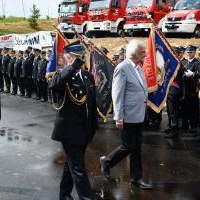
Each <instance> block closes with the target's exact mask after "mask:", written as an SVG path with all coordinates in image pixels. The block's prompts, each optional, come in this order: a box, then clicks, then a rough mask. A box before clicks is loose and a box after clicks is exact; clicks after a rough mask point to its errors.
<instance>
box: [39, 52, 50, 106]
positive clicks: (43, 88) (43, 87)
mask: <svg viewBox="0 0 200 200" xmlns="http://www.w3.org/2000/svg"><path fill="white" fill-rule="evenodd" d="M47 64H48V60H47V59H46V51H42V52H41V60H40V61H39V63H38V75H37V79H38V82H39V88H40V93H41V97H42V100H41V102H46V101H47V100H48V95H47V80H46V78H45V75H46V68H47Z"/></svg>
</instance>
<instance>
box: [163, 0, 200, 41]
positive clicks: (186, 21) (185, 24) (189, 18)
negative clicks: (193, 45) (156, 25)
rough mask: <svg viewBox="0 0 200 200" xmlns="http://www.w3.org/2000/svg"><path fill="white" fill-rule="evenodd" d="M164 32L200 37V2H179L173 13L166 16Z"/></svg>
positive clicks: (184, 0)
mask: <svg viewBox="0 0 200 200" xmlns="http://www.w3.org/2000/svg"><path fill="white" fill-rule="evenodd" d="M162 31H163V33H165V34H166V35H167V34H169V33H189V34H194V35H195V36H196V37H200V0H179V1H178V2H177V4H176V5H175V7H174V9H173V11H172V12H170V13H169V14H168V15H166V17H165V20H164V23H163V25H162Z"/></svg>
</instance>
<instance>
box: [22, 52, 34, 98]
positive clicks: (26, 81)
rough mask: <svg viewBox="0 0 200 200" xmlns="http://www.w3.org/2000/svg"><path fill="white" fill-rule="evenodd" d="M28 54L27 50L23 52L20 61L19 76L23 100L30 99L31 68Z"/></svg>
mask: <svg viewBox="0 0 200 200" xmlns="http://www.w3.org/2000/svg"><path fill="white" fill-rule="evenodd" d="M29 53H30V52H29V50H25V51H24V59H23V61H22V71H21V75H20V78H21V82H22V88H23V93H24V95H25V98H30V97H31V90H32V89H31V87H32V85H31V76H32V67H31V65H30V59H29Z"/></svg>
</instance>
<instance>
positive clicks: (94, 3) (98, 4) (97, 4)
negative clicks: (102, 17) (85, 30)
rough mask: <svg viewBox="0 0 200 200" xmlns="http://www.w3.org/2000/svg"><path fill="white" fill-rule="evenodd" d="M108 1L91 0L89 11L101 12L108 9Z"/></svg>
mask: <svg viewBox="0 0 200 200" xmlns="http://www.w3.org/2000/svg"><path fill="white" fill-rule="evenodd" d="M109 6H110V0H91V2H90V6H89V10H102V9H108V8H109Z"/></svg>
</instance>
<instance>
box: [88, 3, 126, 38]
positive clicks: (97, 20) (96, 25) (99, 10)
mask: <svg viewBox="0 0 200 200" xmlns="http://www.w3.org/2000/svg"><path fill="white" fill-rule="evenodd" d="M126 4H127V0H91V2H90V6H89V11H88V24H87V33H88V35H93V34H95V33H97V32H98V33H100V34H102V33H115V34H116V33H117V34H120V33H121V32H122V30H123V25H124V14H125V9H126Z"/></svg>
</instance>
